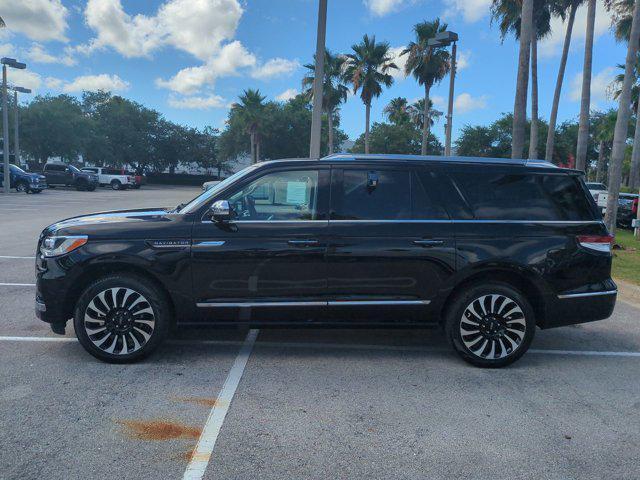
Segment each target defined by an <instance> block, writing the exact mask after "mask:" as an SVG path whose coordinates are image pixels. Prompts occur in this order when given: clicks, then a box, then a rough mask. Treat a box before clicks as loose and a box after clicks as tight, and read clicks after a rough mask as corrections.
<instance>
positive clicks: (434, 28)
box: [401, 18, 451, 88]
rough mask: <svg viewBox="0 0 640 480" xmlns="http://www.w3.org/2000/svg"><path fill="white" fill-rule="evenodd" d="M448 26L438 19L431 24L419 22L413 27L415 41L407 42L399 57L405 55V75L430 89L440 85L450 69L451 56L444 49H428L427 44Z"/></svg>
mask: <svg viewBox="0 0 640 480" xmlns="http://www.w3.org/2000/svg"><path fill="white" fill-rule="evenodd" d="M447 27H448V25H447V24H446V23H441V22H440V19H439V18H436V19H435V20H433V21H432V22H421V23H418V24H416V25H415V26H414V27H413V31H414V33H415V40H414V41H412V42H409V44H408V45H407V48H405V49H404V50H403V51H402V53H401V55H407V63H406V64H405V75H407V76H408V75H413V76H414V78H415V79H416V80H417V81H418V83H419V84H420V85H425V86H426V87H428V88H431V87H432V86H433V85H434V84H437V83H440V81H442V79H443V78H444V77H445V75H447V73H449V69H450V68H451V65H450V61H451V58H450V57H451V55H450V54H449V52H448V50H447V49H446V48H444V47H437V48H434V47H430V46H429V45H428V42H429V40H430V39H432V38H433V37H435V36H436V34H438V33H440V32H445V31H446V30H447Z"/></svg>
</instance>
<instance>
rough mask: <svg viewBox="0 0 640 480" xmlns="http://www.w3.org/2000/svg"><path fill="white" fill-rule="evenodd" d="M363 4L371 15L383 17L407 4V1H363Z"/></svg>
mask: <svg viewBox="0 0 640 480" xmlns="http://www.w3.org/2000/svg"><path fill="white" fill-rule="evenodd" d="M363 3H364V5H365V6H366V7H367V9H369V12H371V13H372V14H373V15H376V16H378V17H383V16H385V15H387V14H388V13H391V12H393V11H396V10H397V9H398V8H400V7H401V6H402V4H404V3H407V0H363Z"/></svg>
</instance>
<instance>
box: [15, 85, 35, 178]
mask: <svg viewBox="0 0 640 480" xmlns="http://www.w3.org/2000/svg"><path fill="white" fill-rule="evenodd" d="M12 90H13V100H14V102H15V103H14V104H15V111H14V112H13V114H14V120H13V126H14V134H15V137H14V141H13V156H14V157H15V162H16V165H18V166H20V165H21V163H22V162H20V136H19V134H18V129H19V125H20V109H19V108H18V92H20V93H31V89H29V88H24V87H16V86H14V87H13V88H12Z"/></svg>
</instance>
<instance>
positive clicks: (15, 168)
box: [10, 165, 27, 173]
mask: <svg viewBox="0 0 640 480" xmlns="http://www.w3.org/2000/svg"><path fill="white" fill-rule="evenodd" d="M10 167H11V171H12V172H13V173H27V172H25V171H24V170H23V169H21V168H20V167H18V166H17V165H10Z"/></svg>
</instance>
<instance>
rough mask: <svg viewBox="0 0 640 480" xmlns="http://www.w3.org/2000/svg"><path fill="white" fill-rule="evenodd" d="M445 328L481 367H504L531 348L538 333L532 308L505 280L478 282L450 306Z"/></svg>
mask: <svg viewBox="0 0 640 480" xmlns="http://www.w3.org/2000/svg"><path fill="white" fill-rule="evenodd" d="M445 321H446V323H445V331H446V334H447V337H448V338H449V341H450V342H451V344H452V346H453V348H454V349H455V350H456V352H457V353H458V354H459V355H460V356H461V357H462V358H463V359H464V360H465V361H467V362H469V363H471V364H473V365H476V366H478V367H489V368H491V367H493V368H496V367H504V366H506V365H509V364H510V363H513V362H515V361H516V360H518V359H519V358H520V357H521V356H522V355H523V354H524V353H525V352H526V351H527V349H528V348H529V345H531V341H532V340H533V336H534V333H535V317H534V312H533V308H532V307H531V305H530V304H529V302H528V301H527V299H526V298H525V297H524V295H522V293H520V292H519V291H518V290H515V289H514V288H512V287H510V286H509V285H507V284H503V283H498V282H496V283H493V282H492V283H487V284H483V285H475V286H471V287H469V288H467V289H466V290H465V291H463V292H461V293H460V294H459V295H458V296H457V297H455V299H454V300H453V302H452V304H451V305H450V307H449V308H448V309H447V313H446V319H445Z"/></svg>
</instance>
